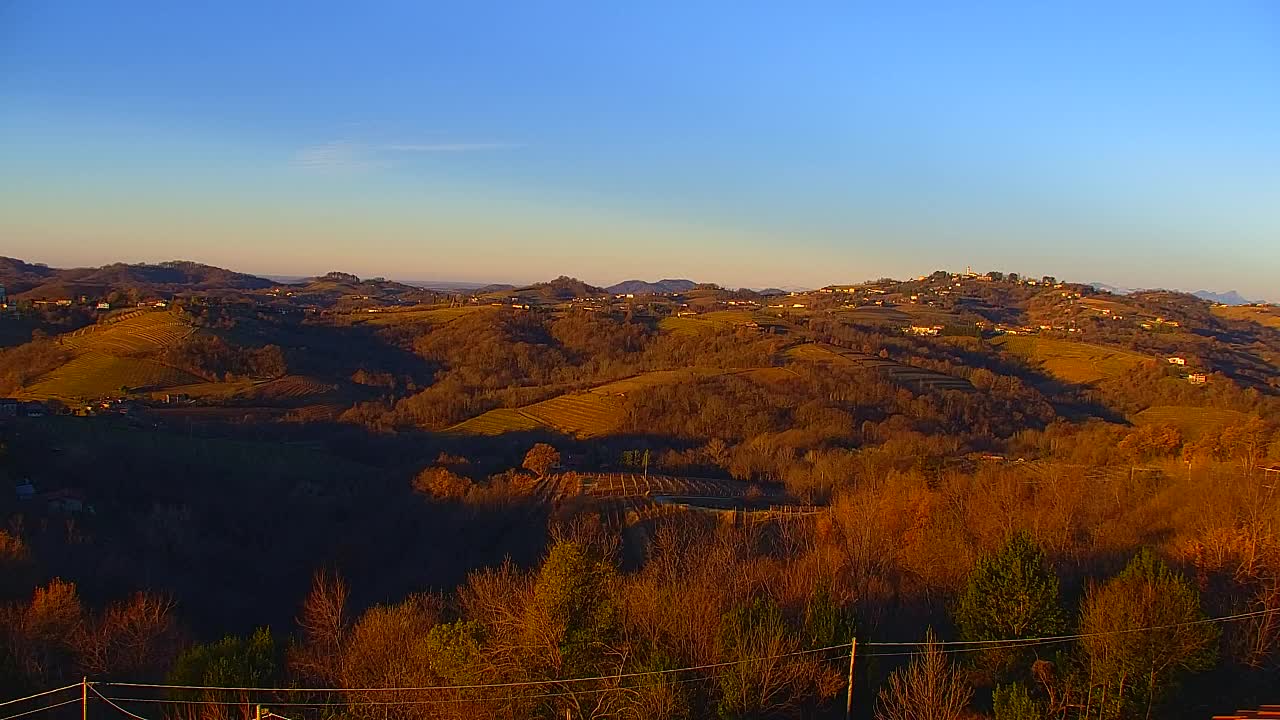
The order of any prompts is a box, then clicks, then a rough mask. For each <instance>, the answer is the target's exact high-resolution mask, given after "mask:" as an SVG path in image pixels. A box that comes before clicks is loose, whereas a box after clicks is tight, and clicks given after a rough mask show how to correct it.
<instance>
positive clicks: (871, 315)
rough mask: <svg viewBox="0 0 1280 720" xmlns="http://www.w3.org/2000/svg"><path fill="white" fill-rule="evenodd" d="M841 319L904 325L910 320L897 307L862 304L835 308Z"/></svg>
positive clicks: (909, 316) (910, 318) (907, 315)
mask: <svg viewBox="0 0 1280 720" xmlns="http://www.w3.org/2000/svg"><path fill="white" fill-rule="evenodd" d="M835 312H836V315H838V316H839V317H840V319H842V320H846V321H849V322H855V323H864V324H873V325H906V324H908V323H910V322H911V321H912V317H911V315H909V314H907V313H906V312H903V311H902V310H899V309H898V308H889V307H882V306H879V305H864V306H863V307H860V308H853V309H840V310H836V311H835Z"/></svg>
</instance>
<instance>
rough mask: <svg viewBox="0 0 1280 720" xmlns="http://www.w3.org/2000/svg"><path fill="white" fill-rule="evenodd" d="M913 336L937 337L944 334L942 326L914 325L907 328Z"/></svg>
mask: <svg viewBox="0 0 1280 720" xmlns="http://www.w3.org/2000/svg"><path fill="white" fill-rule="evenodd" d="M907 332H909V333H911V334H912V335H937V334H939V333H941V332H942V326H941V325H928V326H926V325H912V326H911V327H909V328H907Z"/></svg>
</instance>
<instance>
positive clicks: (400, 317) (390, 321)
mask: <svg viewBox="0 0 1280 720" xmlns="http://www.w3.org/2000/svg"><path fill="white" fill-rule="evenodd" d="M488 310H490V308H489V307H488V306H479V305H463V306H461V307H416V308H406V309H403V310H401V309H397V308H381V309H379V311H378V312H376V313H371V312H353V313H350V314H348V315H346V319H347V320H348V321H349V322H351V323H352V324H361V325H400V324H402V323H415V324H419V325H440V324H443V323H447V322H453V321H454V320H457V319H458V318H460V317H462V316H463V315H467V314H470V313H473V312H480V311H488Z"/></svg>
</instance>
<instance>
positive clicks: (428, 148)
mask: <svg viewBox="0 0 1280 720" xmlns="http://www.w3.org/2000/svg"><path fill="white" fill-rule="evenodd" d="M517 147H520V146H519V145H516V144H514V143H499V142H471V143H423V144H416V143H415V144H408V145H382V146H380V149H382V150H387V151H390V152H427V153H431V152H473V151H477V150H505V149H509V148H517Z"/></svg>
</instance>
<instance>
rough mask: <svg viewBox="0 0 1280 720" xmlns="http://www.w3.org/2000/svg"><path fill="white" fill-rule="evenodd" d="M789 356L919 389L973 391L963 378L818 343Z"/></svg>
mask: <svg viewBox="0 0 1280 720" xmlns="http://www.w3.org/2000/svg"><path fill="white" fill-rule="evenodd" d="M787 356H788V357H790V358H792V359H795V360H800V361H805V362H818V363H833V364H838V365H850V366H855V367H861V368H866V369H868V370H875V371H876V372H879V373H881V374H883V375H884V376H885V377H887V378H888V379H890V380H892V381H893V382H896V383H899V384H902V385H906V386H907V387H911V388H915V389H918V390H959V391H969V390H973V385H970V384H969V381H968V380H965V379H963V378H958V377H953V376H951V375H947V374H945V373H940V372H934V371H932V370H925V369H924V368H918V367H913V366H911V365H904V364H902V363H900V362H896V361H893V360H888V359H886V358H881V357H876V356H875V355H867V354H865V353H860V352H854V351H852V350H845V349H843V348H839V347H835V346H832V345H826V344H818V343H807V344H804V345H797V346H795V347H793V348H791V349H789V350H787Z"/></svg>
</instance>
